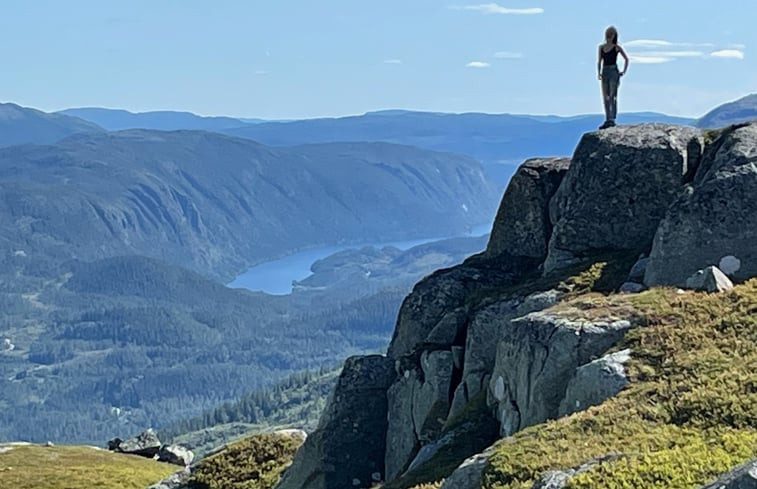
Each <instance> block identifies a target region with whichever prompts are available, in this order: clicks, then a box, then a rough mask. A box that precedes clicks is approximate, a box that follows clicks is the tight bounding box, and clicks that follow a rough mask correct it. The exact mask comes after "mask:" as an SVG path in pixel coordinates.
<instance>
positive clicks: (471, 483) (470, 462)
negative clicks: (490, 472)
mask: <svg viewBox="0 0 757 489" xmlns="http://www.w3.org/2000/svg"><path fill="white" fill-rule="evenodd" d="M490 454H491V451H486V452H484V453H479V454H478V455H474V456H472V457H470V458H467V459H465V461H464V462H463V463H462V464H460V466H459V467H458V468H456V469H455V471H454V472H452V473H451V474H450V476H449V477H447V478H446V479H445V480H444V483H443V484H442V485H441V487H440V489H481V482H482V478H483V475H484V469H485V468H486V464H487V463H488V461H489V455H490Z"/></svg>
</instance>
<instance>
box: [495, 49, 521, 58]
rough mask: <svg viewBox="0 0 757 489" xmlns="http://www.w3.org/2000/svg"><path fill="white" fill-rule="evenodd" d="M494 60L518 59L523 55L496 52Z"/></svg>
mask: <svg viewBox="0 0 757 489" xmlns="http://www.w3.org/2000/svg"><path fill="white" fill-rule="evenodd" d="M494 57H495V58H499V59H518V58H522V57H523V53H515V52H513V51H497V52H496V53H494Z"/></svg>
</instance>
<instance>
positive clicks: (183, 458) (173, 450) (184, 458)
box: [158, 445, 195, 467]
mask: <svg viewBox="0 0 757 489" xmlns="http://www.w3.org/2000/svg"><path fill="white" fill-rule="evenodd" d="M194 458H195V455H194V453H193V452H192V450H189V449H187V448H184V447H182V446H180V445H163V446H162V447H160V450H159V451H158V462H166V463H169V464H174V465H180V466H182V467H186V466H187V465H190V464H191V463H192V461H193V460H194Z"/></svg>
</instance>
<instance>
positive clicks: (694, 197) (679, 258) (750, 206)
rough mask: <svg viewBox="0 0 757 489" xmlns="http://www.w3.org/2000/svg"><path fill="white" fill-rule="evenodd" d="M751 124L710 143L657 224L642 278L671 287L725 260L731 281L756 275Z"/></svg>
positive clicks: (755, 154)
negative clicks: (689, 180) (689, 182)
mask: <svg viewBox="0 0 757 489" xmlns="http://www.w3.org/2000/svg"><path fill="white" fill-rule="evenodd" d="M755 195H757V122H755V123H751V124H745V125H741V126H734V127H731V128H727V129H725V130H723V131H722V132H721V133H720V134H719V135H718V136H717V137H716V138H715V139H714V140H713V141H711V142H710V143H709V144H708V145H707V147H706V151H705V153H704V156H703V158H702V165H701V167H700V168H699V170H698V171H697V173H696V177H695V178H694V181H693V184H692V186H690V187H688V188H687V189H686V191H685V192H682V193H681V194H680V195H679V197H678V198H677V200H676V201H675V202H674V203H673V205H672V206H671V207H670V208H669V209H668V210H667V214H666V216H665V218H664V219H663V220H662V222H661V223H660V226H659V229H658V230H657V234H656V235H655V239H654V244H653V246H652V251H651V254H650V257H649V265H648V266H647V271H646V274H645V277H644V281H645V283H646V285H648V286H653V285H661V284H675V285H679V286H683V285H685V283H686V279H687V278H688V277H689V276H691V275H692V274H693V273H695V272H696V271H697V270H701V269H703V268H706V267H708V266H710V265H716V266H717V265H720V263H721V261H723V260H724V259H725V261H726V263H727V264H730V265H731V267H732V273H731V277H733V278H734V279H736V280H743V279H746V278H748V277H753V276H755V275H757V246H755V245H754V243H755V241H756V240H757V199H755V198H754V196H755Z"/></svg>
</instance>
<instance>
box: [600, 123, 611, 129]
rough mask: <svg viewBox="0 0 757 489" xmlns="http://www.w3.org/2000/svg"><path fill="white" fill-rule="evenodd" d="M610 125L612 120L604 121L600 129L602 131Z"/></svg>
mask: <svg viewBox="0 0 757 489" xmlns="http://www.w3.org/2000/svg"><path fill="white" fill-rule="evenodd" d="M608 127H610V121H604V122H603V123H602V125H601V126H599V130H600V131H601V130H602V129H607V128H608Z"/></svg>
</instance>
